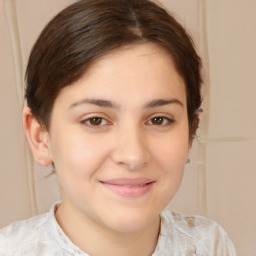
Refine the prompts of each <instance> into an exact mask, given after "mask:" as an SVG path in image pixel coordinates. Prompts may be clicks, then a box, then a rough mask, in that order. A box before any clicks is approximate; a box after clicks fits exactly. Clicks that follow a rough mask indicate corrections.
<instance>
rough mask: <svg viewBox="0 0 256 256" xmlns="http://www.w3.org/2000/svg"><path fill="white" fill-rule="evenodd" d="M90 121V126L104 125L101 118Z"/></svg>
mask: <svg viewBox="0 0 256 256" xmlns="http://www.w3.org/2000/svg"><path fill="white" fill-rule="evenodd" d="M88 121H89V123H90V125H101V124H102V118H100V117H94V118H90V119H89V120H88Z"/></svg>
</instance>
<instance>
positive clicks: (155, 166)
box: [24, 43, 189, 256]
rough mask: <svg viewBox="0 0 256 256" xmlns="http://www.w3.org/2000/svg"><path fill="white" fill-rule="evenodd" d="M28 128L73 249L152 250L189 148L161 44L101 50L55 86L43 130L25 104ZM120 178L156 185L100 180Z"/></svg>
mask: <svg viewBox="0 0 256 256" xmlns="http://www.w3.org/2000/svg"><path fill="white" fill-rule="evenodd" d="M92 99H93V100H94V101H93V102H88V101H91V100H92ZM95 99H100V100H104V101H95ZM159 99H160V100H162V102H160V101H158V103H159V102H160V103H162V104H154V103H155V102H156V100H159ZM105 101H107V103H106V102H105ZM109 102H111V104H110V103H109ZM99 105H101V106H99ZM92 117H98V119H92ZM156 117H157V118H156ZM159 117H161V118H159ZM154 118H156V119H154ZM24 128H25V132H26V134H27V137H28V141H29V143H30V146H31V149H32V151H33V154H34V157H35V159H36V160H37V162H38V163H39V164H41V165H48V164H50V163H52V162H54V164H55V167H56V172H57V176H58V180H59V183H60V188H61V198H62V203H61V206H60V207H59V208H58V210H57V212H56V218H57V221H58V222H59V224H60V226H61V227H62V229H63V230H64V232H65V233H66V234H67V235H68V237H69V238H70V239H71V240H72V241H73V242H74V243H75V244H76V245H77V246H78V247H79V248H81V249H82V250H84V251H85V252H86V253H88V254H90V255H96V256H97V255H124V256H125V255H140V256H141V255H152V253H153V252H154V249H155V246H156V244H157V239H158V235H159V228H160V218H159V214H160V212H161V211H162V210H163V208H164V207H165V206H166V205H167V204H168V203H169V202H170V201H171V199H172V198H173V197H174V195H175V194H176V192H177V190H178V188H179V186H180V183H181V180H182V176H183V171H184V164H185V162H186V161H187V157H188V151H189V128H188V117H187V106H186V91H185V84H184V81H183V79H182V78H181V77H180V75H179V74H178V73H177V71H176V69H175V67H174V64H173V61H172V59H171V57H170V56H169V55H168V54H167V53H166V52H165V51H164V50H162V49H161V48H159V47H158V46H156V45H154V44H152V43H146V44H141V45H134V46H129V47H124V48H122V49H118V50H116V51H114V52H112V53H109V54H107V55H105V56H103V57H102V58H101V59H99V60H97V61H96V62H95V63H94V64H93V65H92V67H91V68H90V70H89V71H87V72H86V73H85V74H84V76H83V77H82V78H81V79H80V80H78V81H76V82H75V83H74V84H72V85H71V86H68V87H65V88H64V89H62V90H61V92H60V93H59V95H58V97H57V99H56V101H55V103H54V106H53V111H52V115H51V126H50V130H49V131H45V130H44V129H43V128H42V127H41V126H40V125H39V124H38V123H37V121H36V120H35V119H34V118H33V116H32V114H31V111H30V109H29V108H28V107H25V108H24ZM121 178H126V179H129V180H130V179H136V178H147V179H150V180H152V181H153V185H152V186H151V187H150V189H149V191H147V192H146V193H144V194H143V195H139V196H123V195H120V194H118V193H115V192H113V191H112V190H111V189H109V188H108V187H106V186H105V185H104V184H103V183H102V181H108V180H112V179H121ZM99 243H100V245H101V246H98V244H99ZM145 245H147V246H145Z"/></svg>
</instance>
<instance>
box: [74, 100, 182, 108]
mask: <svg viewBox="0 0 256 256" xmlns="http://www.w3.org/2000/svg"><path fill="white" fill-rule="evenodd" d="M83 104H92V105H96V106H99V107H104V108H114V109H119V108H120V107H119V105H118V104H117V103H116V102H113V101H109V100H104V99H82V100H80V101H77V102H75V103H73V104H71V105H70V106H69V108H73V107H77V106H80V105H83ZM168 104H178V105H180V106H181V107H184V105H183V103H182V102H181V101H180V100H178V99H176V98H174V99H154V100H152V101H150V102H148V103H146V104H145V105H144V108H155V107H161V106H165V105H168Z"/></svg>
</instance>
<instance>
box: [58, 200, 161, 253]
mask: <svg viewBox="0 0 256 256" xmlns="http://www.w3.org/2000/svg"><path fill="white" fill-rule="evenodd" d="M56 219H57V221H58V223H59V225H60V226H61V228H62V229H63V231H64V232H65V234H66V235H67V236H68V237H69V239H70V240H71V241H72V242H73V243H74V244H76V245H77V246H78V247H79V248H80V249H81V250H82V251H84V252H85V253H87V254H89V255H93V256H101V255H104V256H110V255H111V256H113V255H118V256H119V255H122V256H130V255H133V256H150V255H152V254H153V252H154V251H155V247H156V244H157V241H158V235H159V227H160V217H158V218H156V219H155V220H153V221H152V222H151V223H150V224H149V225H147V227H145V228H143V229H141V230H138V231H133V232H119V231H115V230H112V229H110V228H108V227H105V226H102V225H100V224H99V223H97V222H95V221H94V220H92V219H90V218H88V217H86V216H84V214H83V213H81V212H78V211H77V210H75V209H72V207H69V206H66V205H65V204H63V203H62V204H61V206H60V207H59V208H58V210H57V212H56ZM99 245H100V246H99Z"/></svg>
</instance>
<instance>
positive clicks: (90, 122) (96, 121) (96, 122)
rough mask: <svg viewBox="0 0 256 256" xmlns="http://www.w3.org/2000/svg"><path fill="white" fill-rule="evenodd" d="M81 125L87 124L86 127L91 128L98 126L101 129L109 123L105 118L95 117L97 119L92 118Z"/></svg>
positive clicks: (83, 121)
mask: <svg viewBox="0 0 256 256" xmlns="http://www.w3.org/2000/svg"><path fill="white" fill-rule="evenodd" d="M81 124H85V125H86V126H89V127H96V126H99V127H101V126H105V125H107V124H108V121H107V120H106V119H105V118H102V117H98V116H95V117H90V118H87V119H85V120H82V121H81Z"/></svg>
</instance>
